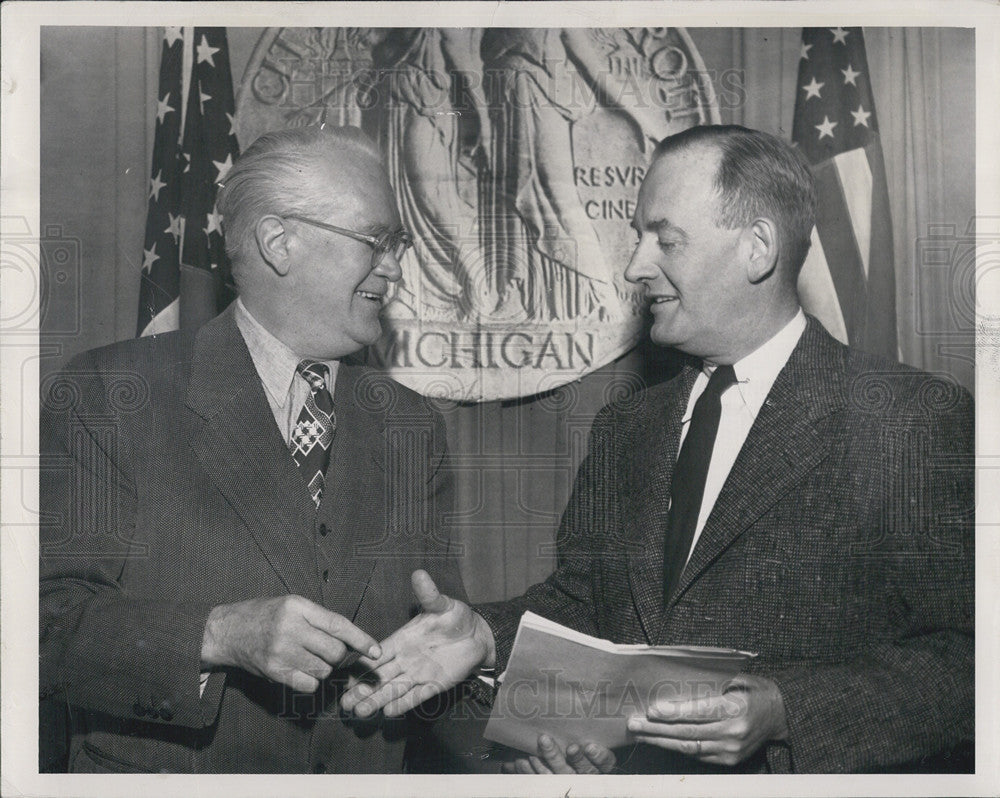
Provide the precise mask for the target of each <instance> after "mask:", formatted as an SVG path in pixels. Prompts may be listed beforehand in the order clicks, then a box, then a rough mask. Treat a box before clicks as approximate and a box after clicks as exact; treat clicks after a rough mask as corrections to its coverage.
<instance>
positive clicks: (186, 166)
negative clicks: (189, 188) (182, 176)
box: [181, 152, 191, 172]
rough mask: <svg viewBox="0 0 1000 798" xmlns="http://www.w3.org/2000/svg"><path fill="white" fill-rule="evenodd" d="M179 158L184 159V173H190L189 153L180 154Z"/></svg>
mask: <svg viewBox="0 0 1000 798" xmlns="http://www.w3.org/2000/svg"><path fill="white" fill-rule="evenodd" d="M181 158H183V159H184V171H185V172H190V171H191V153H189V152H182V153H181Z"/></svg>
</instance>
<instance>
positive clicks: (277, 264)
mask: <svg viewBox="0 0 1000 798" xmlns="http://www.w3.org/2000/svg"><path fill="white" fill-rule="evenodd" d="M253 233H254V238H255V239H256V241H257V250H258V251H259V252H260V256H261V257H262V258H263V259H264V262H265V263H267V265H268V266H270V267H271V268H272V269H274V271H275V272H277V273H278V274H279V275H281V276H282V277H284V276H285V275H286V274H288V269H289V267H290V266H291V262H290V259H289V257H288V230H287V229H286V228H285V221H284V220H283V219H282V218H281V217H280V216H262V217H261V218H260V219H258V220H257V224H256V225H255V226H254V229H253Z"/></svg>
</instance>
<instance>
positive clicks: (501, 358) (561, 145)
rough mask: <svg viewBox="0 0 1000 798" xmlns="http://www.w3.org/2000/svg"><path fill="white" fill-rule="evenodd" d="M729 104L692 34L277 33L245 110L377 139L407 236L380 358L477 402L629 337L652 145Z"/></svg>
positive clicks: (531, 389)
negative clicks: (632, 264)
mask: <svg viewBox="0 0 1000 798" xmlns="http://www.w3.org/2000/svg"><path fill="white" fill-rule="evenodd" d="M718 116H719V114H718V107H717V104H716V101H715V96H714V93H713V90H712V86H711V82H710V81H709V79H708V77H707V76H706V73H705V70H704V67H703V64H702V62H701V58H700V56H699V55H698V53H697V51H696V49H695V47H694V45H693V44H692V42H691V40H690V38H689V37H688V36H687V34H686V32H685V31H684V30H683V29H682V28H600V29H579V28H576V29H558V28H483V29H475V28H464V29H449V28H405V29H403V28H400V29H381V28H301V29H300V28H283V29H269V30H268V31H267V32H266V33H265V34H264V35H263V36H262V38H261V40H260V42H259V43H258V46H257V48H256V50H255V52H254V55H253V57H252V59H251V61H250V63H249V66H248V68H247V72H246V74H245V76H244V78H243V81H242V84H241V87H240V91H239V96H238V99H237V114H236V117H237V120H238V125H239V134H240V137H241V139H242V140H243V141H244V142H248V141H250V140H252V139H253V138H255V137H256V136H257V135H258V134H260V133H262V132H264V131H266V130H271V129H275V128H279V127H283V126H289V125H301V124H310V123H314V122H317V121H320V120H321V119H325V120H327V121H328V122H330V123H333V124H354V125H358V126H360V127H362V128H363V129H365V131H366V132H368V133H369V135H371V136H372V137H373V138H374V139H376V140H377V141H378V142H379V144H380V146H381V147H382V150H383V152H384V153H385V156H386V159H387V165H388V169H389V174H390V179H391V181H392V184H393V186H394V188H395V190H396V195H397V202H398V204H399V209H400V214H401V217H402V219H403V225H404V227H406V229H407V230H409V231H410V232H411V233H412V234H413V236H414V239H415V244H414V247H413V248H412V249H411V250H410V251H409V252H407V254H406V255H405V257H404V261H403V263H402V269H403V279H402V280H401V281H400V282H399V283H397V284H396V285H395V286H394V288H393V291H392V293H391V294H390V296H389V298H388V301H387V303H386V305H385V308H384V311H383V318H384V325H383V326H384V330H385V332H384V335H383V337H382V340H381V341H380V342H379V343H378V344H377V345H376V346H375V347H373V348H372V349H371V350H370V351H369V353H368V357H369V358H370V359H371V360H372V361H374V362H376V363H377V364H379V365H380V366H381V367H383V368H384V369H385V370H386V371H388V372H389V373H390V374H391V375H392V376H393V377H394V378H395V379H397V380H399V381H400V382H402V383H403V384H405V385H408V386H409V387H411V388H414V389H415V390H417V391H420V392H421V393H424V394H425V395H429V396H435V397H441V398H447V399H451V400H456V401H466V402H480V401H489V400H495V399H508V398H514V397H521V396H528V395H532V394H536V393H541V392H544V391H548V390H551V389H553V388H557V387H559V386H560V385H563V384H565V383H567V382H570V381H572V380H575V379H578V378H580V377H582V376H583V375H585V374H587V373H588V372H590V371H593V370H594V369H596V368H599V367H600V366H603V365H605V364H607V363H608V362H610V361H612V360H613V359H615V358H616V357H619V356H620V355H622V354H624V353H625V352H626V351H628V350H629V349H630V348H631V347H632V346H634V345H635V344H636V342H637V341H638V339H639V336H640V335H641V331H642V323H643V314H644V307H643V305H642V304H641V302H640V300H639V297H638V296H637V295H636V293H635V291H634V289H632V288H631V287H630V286H628V284H626V283H625V282H624V281H623V279H622V277H621V273H622V271H623V270H624V265H625V262H626V261H627V260H628V257H629V255H630V253H631V250H632V245H633V241H634V233H633V232H632V231H631V229H630V227H629V222H630V220H631V218H632V215H633V213H634V212H635V201H636V196H637V194H638V190H639V185H640V184H641V182H642V179H643V177H644V176H645V165H646V163H647V162H648V160H649V155H650V150H651V148H652V147H653V146H655V144H656V142H658V141H659V140H660V139H662V138H664V137H665V136H668V135H670V134H672V133H675V132H678V131H679V130H682V129H684V128H687V127H690V126H692V125H696V124H703V123H714V122H718V121H719V119H718Z"/></svg>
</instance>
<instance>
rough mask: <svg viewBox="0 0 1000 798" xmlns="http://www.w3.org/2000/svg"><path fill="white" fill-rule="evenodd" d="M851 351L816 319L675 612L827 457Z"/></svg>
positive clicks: (737, 466)
mask: <svg viewBox="0 0 1000 798" xmlns="http://www.w3.org/2000/svg"><path fill="white" fill-rule="evenodd" d="M843 351H844V350H843V348H842V347H841V346H840V344H838V343H837V342H836V341H834V340H833V339H832V338H830V336H829V335H828V334H827V333H826V332H825V331H824V330H822V328H820V326H819V323H818V322H816V321H815V320H814V319H811V318H810V319H809V321H808V324H807V327H806V330H805V331H804V332H803V334H802V338H801V339H800V340H799V343H798V345H797V346H796V348H795V349H794V350H793V352H792V355H791V357H789V360H788V363H787V364H786V365H785V368H784V369H782V371H781V372H780V373H779V375H778V378H777V379H776V380H775V382H774V385H773V386H772V388H771V391H770V393H768V396H767V399H766V401H765V402H764V405H763V407H762V408H761V412H760V414H759V415H758V416H757V419H756V421H755V422H754V424H753V427H751V429H750V433H749V435H747V439H746V441H745V442H744V444H743V447H742V449H741V450H740V453H739V456H738V457H737V458H736V462H735V463H734V464H733V468H732V470H731V471H730V472H729V476H728V478H727V479H726V482H725V484H724V485H723V488H722V491H721V492H720V494H719V497H718V499H717V500H716V503H715V506H714V507H713V508H712V512H711V513H710V514H709V517H708V519H707V521H706V523H705V527H704V529H703V530H702V533H701V536H700V537H699V539H698V542H697V544H696V545H695V548H694V551H693V552H692V554H691V559H690V561H689V562H688V564H687V567H686V568H685V569H684V573H683V574H682V575H681V580H680V583H679V584H678V586H677V590H676V591H675V592H674V595H673V596H672V597H671V599H670V601H669V602H668V606H667V610H668V612H669V609H670V608H671V607H672V606H673V605H674V604H675V603H676V602H677V600H678V599H679V598H680V596H682V595H683V593H684V591H686V590H687V589H688V587H689V586H690V585H691V584H692V583H693V582H694V581H695V580H696V579H697V578H698V577H699V576H700V575H701V574H702V573H703V572H704V571H705V569H706V568H708V567H709V566H710V565H711V564H712V562H714V561H715V559H716V558H717V557H718V556H719V555H720V554H721V553H722V552H723V551H725V549H726V548H728V547H729V546H730V545H732V543H733V541H735V540H736V538H738V537H739V536H740V535H741V534H743V532H745V531H746V530H747V529H748V528H749V527H750V526H751V525H752V524H753V523H754V522H755V521H757V519H759V518H760V517H761V516H762V515H763V514H764V513H765V512H766V511H767V510H768V509H769V508H770V507H772V506H773V505H774V504H775V503H776V502H777V501H778V500H779V499H781V498H782V497H783V496H784V495H786V494H787V493H788V492H789V491H790V490H791V489H792V488H793V487H794V486H795V485H796V483H798V482H799V481H800V480H801V479H802V478H803V477H804V476H805V475H806V474H808V473H809V472H810V471H811V470H812V469H813V468H815V467H816V465H818V464H819V463H820V462H821V461H822V460H823V459H824V458H825V457H826V456H827V453H828V450H827V442H826V439H825V437H824V436H823V435H821V434H820V432H819V431H818V430H817V424H818V422H819V421H820V420H821V419H823V418H825V417H827V416H829V415H830V413H832V412H834V411H835V410H837V409H838V408H839V407H842V406H843V405H844V402H845V399H846V396H845V390H846V388H845V386H844V385H843V376H842V375H843V374H844V365H843V358H844V354H843ZM664 615H666V613H664Z"/></svg>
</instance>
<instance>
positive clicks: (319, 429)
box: [288, 360, 337, 507]
mask: <svg viewBox="0 0 1000 798" xmlns="http://www.w3.org/2000/svg"><path fill="white" fill-rule="evenodd" d="M296 371H298V373H299V374H301V375H302V377H303V378H304V379H305V381H306V382H308V383H309V389H310V392H309V396H307V397H306V403H305V404H304V405H303V406H302V412H301V413H299V419H298V421H297V422H296V423H295V429H294V430H292V437H291V440H290V441H289V442H288V446H289V448H290V449H291V450H292V457H293V458H295V462H296V463H297V464H298V466H299V469H300V470H301V471H302V476H303V478H304V479H305V481H306V485H308V486H309V493H310V495H311V496H312V500H313V502H315V504H316V506H317V507H319V502H320V499H322V498H323V487H324V486H325V484H326V476H325V475H326V467H327V465H328V464H329V462H330V444H331V443H333V431H334V430H335V429H336V428H337V417H336V415H334V412H333V397H332V396H330V391H329V389H327V387H326V375H327V373H328V372H329V369H328V368H327V367H326V366H324V365H323V364H322V363H317V362H315V361H313V360H303V361H302V362H301V363H299V365H298V368H297V369H296Z"/></svg>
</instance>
